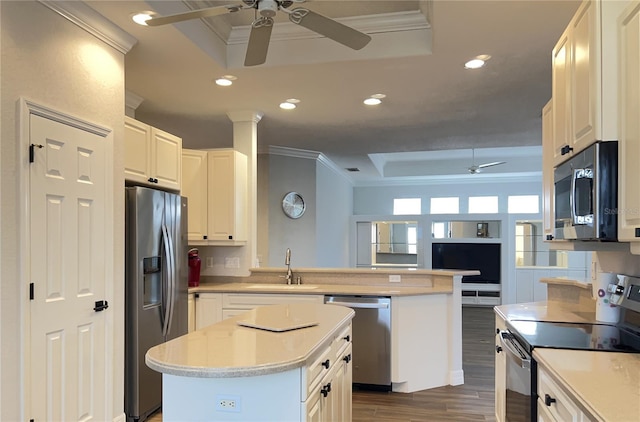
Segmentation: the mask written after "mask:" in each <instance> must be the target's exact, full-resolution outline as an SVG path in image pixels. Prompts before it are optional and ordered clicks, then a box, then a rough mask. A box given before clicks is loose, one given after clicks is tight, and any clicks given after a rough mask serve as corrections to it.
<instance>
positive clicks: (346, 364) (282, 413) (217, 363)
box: [146, 304, 354, 421]
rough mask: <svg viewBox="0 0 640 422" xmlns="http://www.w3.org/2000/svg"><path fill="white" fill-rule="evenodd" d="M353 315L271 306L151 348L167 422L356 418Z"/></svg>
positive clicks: (338, 309) (342, 310) (327, 308)
mask: <svg viewBox="0 0 640 422" xmlns="http://www.w3.org/2000/svg"><path fill="white" fill-rule="evenodd" d="M353 315H354V312H353V310H351V309H349V308H346V307H342V306H333V305H321V304H288V305H272V306H263V307H259V308H256V309H253V310H251V311H249V312H246V313H244V314H242V315H239V316H236V317H233V318H229V319H227V320H224V321H222V322H219V323H217V324H213V325H210V326H208V327H206V328H204V329H202V330H198V331H194V332H192V333H189V334H187V335H184V336H182V337H179V338H177V339H174V340H171V341H169V342H166V343H163V344H161V345H158V346H156V347H153V348H151V349H150V350H149V351H148V352H147V355H146V363H147V365H148V366H149V367H150V368H151V369H154V370H156V371H158V372H161V373H162V374H163V376H162V380H163V410H162V415H163V420H164V421H196V420H227V421H248V420H261V421H302V420H305V421H306V420H320V421H331V420H343V421H349V420H351V377H350V374H351V365H350V363H351V354H350V353H351V344H350V339H351V319H352V318H353Z"/></svg>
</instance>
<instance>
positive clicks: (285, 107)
mask: <svg viewBox="0 0 640 422" xmlns="http://www.w3.org/2000/svg"><path fill="white" fill-rule="evenodd" d="M280 108H281V109H283V110H293V109H294V108H296V105H295V104H293V103H290V102H286V101H285V102H284V103H280Z"/></svg>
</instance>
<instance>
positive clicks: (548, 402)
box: [544, 394, 556, 406]
mask: <svg viewBox="0 0 640 422" xmlns="http://www.w3.org/2000/svg"><path fill="white" fill-rule="evenodd" d="M555 402H556V399H554V398H553V397H551V396H550V395H548V394H545V395H544V404H546V405H547V406H551V403H555Z"/></svg>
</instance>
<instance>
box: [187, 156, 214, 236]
mask: <svg viewBox="0 0 640 422" xmlns="http://www.w3.org/2000/svg"><path fill="white" fill-rule="evenodd" d="M207 180H208V172H207V152H206V151H201V150H193V149H183V150H182V195H183V196H186V197H187V200H188V204H187V205H188V219H187V225H188V226H189V227H188V229H187V233H188V237H189V240H190V241H192V240H205V239H206V238H207V237H206V236H207V218H208V216H207Z"/></svg>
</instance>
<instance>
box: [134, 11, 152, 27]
mask: <svg viewBox="0 0 640 422" xmlns="http://www.w3.org/2000/svg"><path fill="white" fill-rule="evenodd" d="M152 17H153V12H146V11H145V12H138V13H136V14H134V15H133V16H131V19H133V21H134V22H135V23H137V24H138V25H144V26H147V21H148V20H149V19H151V18H152Z"/></svg>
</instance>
